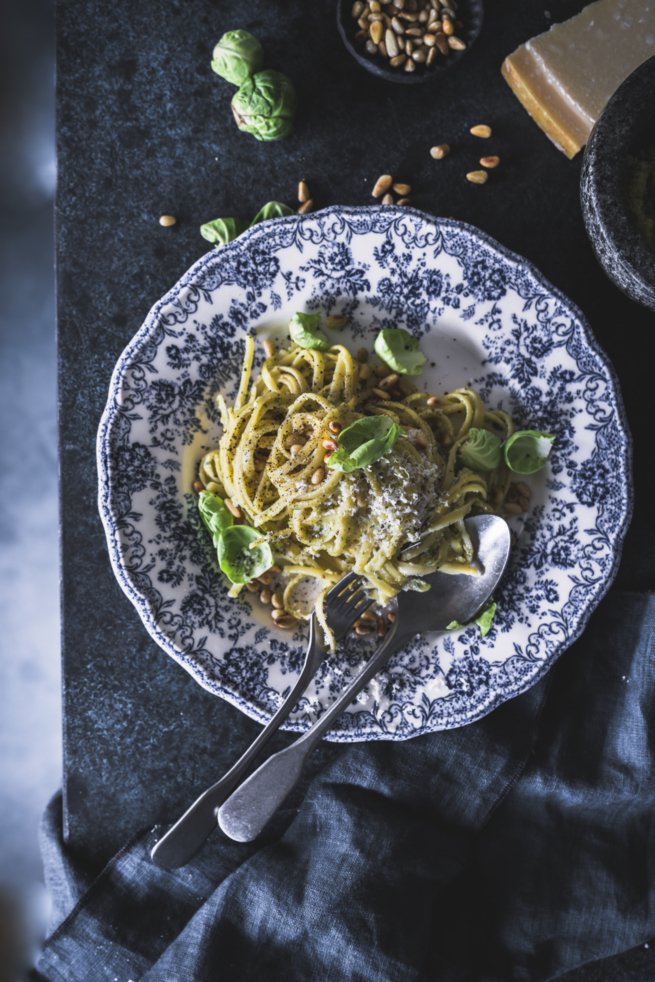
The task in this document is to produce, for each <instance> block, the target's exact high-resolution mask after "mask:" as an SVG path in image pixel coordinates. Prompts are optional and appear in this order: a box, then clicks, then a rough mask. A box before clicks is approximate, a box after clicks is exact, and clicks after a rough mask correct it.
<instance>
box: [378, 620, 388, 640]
mask: <svg viewBox="0 0 655 982" xmlns="http://www.w3.org/2000/svg"><path fill="white" fill-rule="evenodd" d="M386 633H387V626H386V624H385V623H384V621H383V620H382V618H381V617H380V618H378V630H377V635H378V637H379V638H383V637H384V636H385V634H386Z"/></svg>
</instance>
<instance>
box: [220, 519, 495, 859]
mask: <svg viewBox="0 0 655 982" xmlns="http://www.w3.org/2000/svg"><path fill="white" fill-rule="evenodd" d="M466 527H467V530H468V532H469V534H470V536H471V539H472V540H473V545H474V548H475V555H476V560H477V563H478V565H479V566H480V575H479V576H473V575H465V574H461V575H459V574H458V575H451V574H447V573H434V574H432V576H427V577H426V579H427V580H428V582H429V583H430V585H431V590H430V591H429V592H428V593H411V592H405V593H401V594H399V596H398V602H397V612H396V614H397V616H396V621H395V623H394V625H393V626H392V628H391V629H390V631H389V633H388V634H387V636H386V638H385V639H384V641H382V643H381V644H380V646H379V647H378V648H377V650H376V651H375V653H374V654H373V655H372V656H371V658H370V659H369V661H368V662H367V664H366V666H365V667H364V669H363V670H362V672H361V673H360V674H359V675H358V676H357V677H356V678H355V679H353V681H352V682H351V683H350V685H349V686H348V687H347V688H346V689H345V690H344V691H343V692H342V693H341V695H340V696H339V697H338V698H337V699H336V700H335V701H334V702H333V703H332V705H331V706H330V707H329V708H328V709H327V711H326V712H325V713H324V714H323V715H322V716H321V717H320V719H318V720H317V721H316V723H314V725H313V726H312V727H311V728H310V729H309V730H307V732H306V733H303V735H302V736H301V737H299V739H297V740H295V741H294V742H293V743H292V744H290V745H289V746H288V747H286V748H285V749H284V750H281V751H280V752H279V753H276V754H274V755H273V756H272V757H269V758H268V760H266V761H264V763H263V764H262V765H261V766H260V767H259V768H258V769H257V770H256V771H255V772H254V773H253V774H251V775H250V777H249V778H247V780H245V781H244V782H243V784H242V785H241V786H240V787H239V788H237V790H236V791H234V792H233V793H232V795H230V797H229V798H228V799H227V800H226V801H225V802H224V804H223V805H222V806H221V808H219V810H218V824H219V825H220V827H221V828H222V830H223V832H225V834H226V835H228V836H229V837H230V838H231V839H234V840H236V841H237V842H251V841H252V840H253V839H255V838H256V837H257V836H258V835H259V833H260V832H261V831H262V829H263V828H264V826H265V825H266V823H267V822H268V821H269V819H270V818H271V817H272V816H273V814H274V813H275V811H276V810H277V809H278V807H279V806H280V805H281V804H282V802H283V801H284V799H285V798H286V797H287V795H288V794H289V792H290V791H291V790H292V788H293V787H294V785H295V784H296V782H297V781H298V779H299V777H300V774H301V771H302V768H303V765H304V763H305V760H306V758H307V756H308V754H310V753H311V751H312V750H313V749H314V747H315V746H316V744H317V743H318V741H319V740H320V739H321V737H322V736H323V734H324V733H325V731H326V730H328V729H329V728H330V726H331V725H332V723H333V722H334V720H335V719H336V718H337V717H338V716H339V715H340V714H341V713H342V712H343V710H344V709H345V708H346V706H348V705H349V704H350V703H351V702H352V700H353V699H354V698H355V696H356V695H357V693H358V692H359V691H360V689H363V688H364V686H365V685H366V683H367V682H368V681H369V680H370V679H372V678H373V676H374V675H376V674H377V673H378V672H379V671H380V669H381V668H382V667H383V666H384V665H385V664H386V663H387V661H388V660H389V658H390V657H391V655H392V654H393V653H394V652H395V651H398V649H399V648H402V646H403V645H404V644H405V643H406V642H407V641H408V640H409V639H410V638H412V637H414V636H416V635H417V634H422V633H424V632H426V631H442V630H444V628H445V627H446V626H447V625H448V624H450V623H451V621H454V620H456V621H459V622H460V623H462V624H464V623H466V622H467V621H470V620H471V619H472V618H473V617H474V616H475V614H477V612H478V611H479V610H480V608H481V607H483V606H484V604H485V602H486V601H487V600H488V599H489V597H490V596H491V594H492V593H493V591H494V590H495V588H496V586H497V585H498V582H499V580H500V578H501V577H502V575H503V573H504V571H505V567H506V565H507V559H508V556H509V549H510V531H509V527H508V525H507V523H506V522H505V521H504V520H503V519H502V518H498V517H497V516H495V515H478V516H476V517H474V518H469V519H466Z"/></svg>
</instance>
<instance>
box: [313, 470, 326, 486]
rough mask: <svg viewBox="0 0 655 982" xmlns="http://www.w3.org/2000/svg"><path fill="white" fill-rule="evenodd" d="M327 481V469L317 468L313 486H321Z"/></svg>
mask: <svg viewBox="0 0 655 982" xmlns="http://www.w3.org/2000/svg"><path fill="white" fill-rule="evenodd" d="M324 480H325V468H324V467H317V468H316V470H315V471H314V473H313V474H312V477H311V482H312V484H321V483H322V482H323V481H324Z"/></svg>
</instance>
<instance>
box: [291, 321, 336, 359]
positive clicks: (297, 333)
mask: <svg viewBox="0 0 655 982" xmlns="http://www.w3.org/2000/svg"><path fill="white" fill-rule="evenodd" d="M320 321H321V315H320V314H306V313H302V312H301V313H298V314H294V315H293V317H292V318H291V320H290V321H289V334H290V335H291V340H292V341H295V343H296V344H297V345H298V346H299V347H300V348H314V349H315V350H317V351H327V350H328V349H329V348H330V347H331V344H330V342H329V341H328V339H327V337H326V335H325V334H324V333H323V331H322V330H321V328H320V326H319V325H320Z"/></svg>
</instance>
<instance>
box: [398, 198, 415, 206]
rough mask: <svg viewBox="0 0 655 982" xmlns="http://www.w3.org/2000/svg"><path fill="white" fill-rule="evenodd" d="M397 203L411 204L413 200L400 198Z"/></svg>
mask: <svg viewBox="0 0 655 982" xmlns="http://www.w3.org/2000/svg"><path fill="white" fill-rule="evenodd" d="M396 204H397V205H409V204H411V201H410V199H409V198H398V201H397V202H396Z"/></svg>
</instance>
